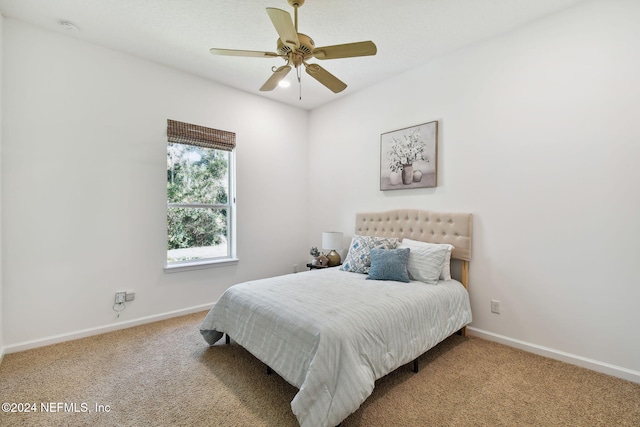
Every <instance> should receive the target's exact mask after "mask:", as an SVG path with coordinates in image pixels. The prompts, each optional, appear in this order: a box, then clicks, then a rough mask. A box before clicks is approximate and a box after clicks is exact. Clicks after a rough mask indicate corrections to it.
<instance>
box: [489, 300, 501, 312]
mask: <svg viewBox="0 0 640 427" xmlns="http://www.w3.org/2000/svg"><path fill="white" fill-rule="evenodd" d="M491 312H492V313H495V314H500V301H498V300H497V299H492V300H491Z"/></svg>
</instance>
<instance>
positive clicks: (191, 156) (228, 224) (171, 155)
mask: <svg viewBox="0 0 640 427" xmlns="http://www.w3.org/2000/svg"><path fill="white" fill-rule="evenodd" d="M167 136H168V143H167V267H168V268H174V267H191V266H202V265H207V264H214V263H220V262H224V261H231V260H235V239H234V237H235V228H234V226H235V221H234V219H235V212H234V206H235V192H234V149H235V134H234V133H232V132H225V131H220V130H216V129H210V128H205V127H202V126H197V125H192V124H188V123H182V122H176V121H173V120H169V121H168V126H167Z"/></svg>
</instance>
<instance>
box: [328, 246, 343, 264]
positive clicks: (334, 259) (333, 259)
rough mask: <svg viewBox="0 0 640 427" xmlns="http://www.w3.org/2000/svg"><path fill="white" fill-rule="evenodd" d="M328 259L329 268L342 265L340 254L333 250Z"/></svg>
mask: <svg viewBox="0 0 640 427" xmlns="http://www.w3.org/2000/svg"><path fill="white" fill-rule="evenodd" d="M327 258H329V267H335V266H336V265H340V254H339V253H338V252H336V251H335V249H332V250H331V252H329V253H328V254H327Z"/></svg>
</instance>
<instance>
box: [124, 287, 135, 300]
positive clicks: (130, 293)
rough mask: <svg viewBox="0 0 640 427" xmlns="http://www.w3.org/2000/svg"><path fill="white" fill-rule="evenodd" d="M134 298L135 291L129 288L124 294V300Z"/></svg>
mask: <svg viewBox="0 0 640 427" xmlns="http://www.w3.org/2000/svg"><path fill="white" fill-rule="evenodd" d="M134 299H136V291H134V290H133V289H129V290H128V291H127V292H126V293H125V296H124V300H125V301H127V302H129V301H133V300H134Z"/></svg>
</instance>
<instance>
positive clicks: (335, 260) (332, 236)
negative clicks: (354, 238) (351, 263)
mask: <svg viewBox="0 0 640 427" xmlns="http://www.w3.org/2000/svg"><path fill="white" fill-rule="evenodd" d="M322 249H328V250H330V252H329V253H328V254H327V258H329V267H335V266H336V265H340V262H341V260H340V254H339V253H338V252H336V249H337V250H341V249H342V233H340V232H339V231H323V232H322Z"/></svg>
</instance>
